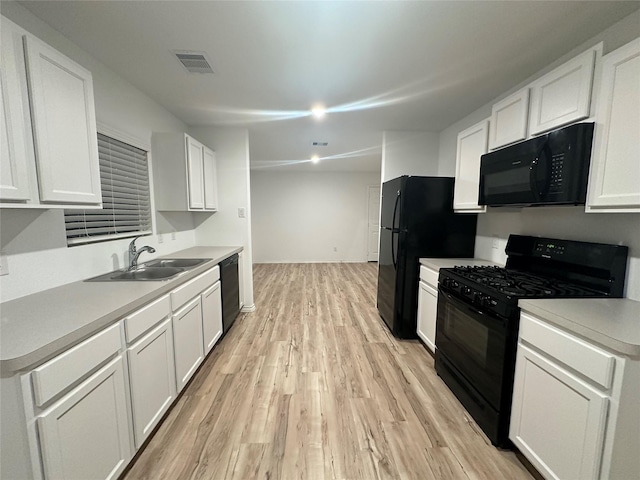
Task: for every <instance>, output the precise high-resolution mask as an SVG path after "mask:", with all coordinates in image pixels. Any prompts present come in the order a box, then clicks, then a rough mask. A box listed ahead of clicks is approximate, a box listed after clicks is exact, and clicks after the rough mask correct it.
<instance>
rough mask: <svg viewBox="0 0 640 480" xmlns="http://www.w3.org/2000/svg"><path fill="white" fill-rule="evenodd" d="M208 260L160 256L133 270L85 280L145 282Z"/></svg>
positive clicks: (173, 275) (170, 276)
mask: <svg viewBox="0 0 640 480" xmlns="http://www.w3.org/2000/svg"><path fill="white" fill-rule="evenodd" d="M208 260H209V259H208V258H160V259H158V260H151V261H149V262H146V263H143V264H142V265H140V266H139V267H138V268H136V269H135V270H116V271H115V272H110V273H106V274H104V275H100V276H98V277H94V278H90V279H88V280H85V281H87V282H127V281H128V282H145V281H154V280H155V281H158V280H168V279H170V278H173V277H175V276H176V275H179V274H180V273H182V272H184V271H186V270H189V269H191V268H195V267H197V266H198V265H200V264H202V263H204V262H206V261H208Z"/></svg>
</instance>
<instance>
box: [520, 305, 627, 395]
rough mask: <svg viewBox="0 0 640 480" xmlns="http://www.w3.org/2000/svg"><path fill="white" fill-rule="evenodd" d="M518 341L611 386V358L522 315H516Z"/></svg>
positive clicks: (603, 352) (577, 339) (613, 364)
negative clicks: (520, 340) (518, 317)
mask: <svg viewBox="0 0 640 480" xmlns="http://www.w3.org/2000/svg"><path fill="white" fill-rule="evenodd" d="M520 338H521V339H522V340H524V341H526V342H527V343H529V344H531V345H533V346H534V347H536V349H538V350H540V351H542V352H543V353H545V354H546V355H548V356H550V357H552V358H554V359H555V360H557V361H559V362H561V363H563V364H564V365H566V366H568V367H569V368H571V369H573V370H575V371H576V372H578V373H580V374H582V375H584V376H585V377H587V378H588V379H590V380H591V381H593V382H595V383H596V384H598V385H600V386H601V387H603V388H610V387H611V382H612V379H613V370H614V366H615V357H614V356H613V355H611V354H609V353H607V352H605V351H604V350H600V349H599V348H596V347H594V346H592V345H589V344H588V343H586V342H584V341H582V340H580V339H579V338H576V337H573V336H572V335H570V334H568V333H565V332H563V331H562V330H559V329H557V328H555V327H552V326H550V325H546V324H545V323H543V322H541V321H539V320H537V319H535V318H534V317H532V316H530V315H528V314H527V313H525V312H522V313H521V315H520Z"/></svg>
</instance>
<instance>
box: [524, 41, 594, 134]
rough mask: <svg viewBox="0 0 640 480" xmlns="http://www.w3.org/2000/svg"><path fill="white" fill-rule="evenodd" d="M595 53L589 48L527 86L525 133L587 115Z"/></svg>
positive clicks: (536, 132)
mask: <svg viewBox="0 0 640 480" xmlns="http://www.w3.org/2000/svg"><path fill="white" fill-rule="evenodd" d="M595 57H596V51H595V50H594V49H591V50H589V51H587V52H585V53H583V54H581V55H579V56H577V57H576V58H574V59H573V60H570V61H568V62H567V63H565V64H563V65H561V66H560V67H558V68H556V69H555V70H553V71H551V72H549V73H548V74H546V75H545V76H543V77H542V78H540V79H538V80H536V81H535V82H533V84H532V85H531V118H530V119H529V132H530V133H531V134H532V135H537V134H539V133H542V132H547V131H549V130H553V129H554V128H558V127H560V126H562V125H567V124H569V123H573V122H576V121H578V120H581V119H583V118H587V117H588V116H589V105H590V103H591V84H592V81H593V66H594V64H595Z"/></svg>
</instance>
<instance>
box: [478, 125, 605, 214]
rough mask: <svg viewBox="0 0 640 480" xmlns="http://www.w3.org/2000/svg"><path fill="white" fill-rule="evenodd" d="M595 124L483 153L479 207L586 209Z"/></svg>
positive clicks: (572, 127)
mask: <svg viewBox="0 0 640 480" xmlns="http://www.w3.org/2000/svg"><path fill="white" fill-rule="evenodd" d="M593 126H594V124H593V123H577V124H575V125H571V126H569V127H565V128H561V129H559V130H555V131H553V132H550V133H547V134H546V135H541V136H539V137H536V138H532V139H531V140H527V141H526V142H521V143H518V144H515V145H512V146H509V147H505V148H503V149H501V150H496V151H495V152H491V153H487V154H485V155H482V157H481V163H480V190H479V197H478V203H479V204H480V205H489V206H506V205H513V206H530V205H584V203H585V200H586V196H587V178H588V176H589V163H590V159H591V141H592V139H593Z"/></svg>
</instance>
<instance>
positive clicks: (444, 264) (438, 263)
mask: <svg viewBox="0 0 640 480" xmlns="http://www.w3.org/2000/svg"><path fill="white" fill-rule="evenodd" d="M420 264H421V265H424V266H426V267H429V268H431V269H433V270H436V271H437V270H440V269H441V268H453V267H458V266H461V265H465V266H470V267H481V266H486V265H490V266H491V265H498V264H497V263H495V262H492V261H490V260H480V259H478V258H421V259H420Z"/></svg>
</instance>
